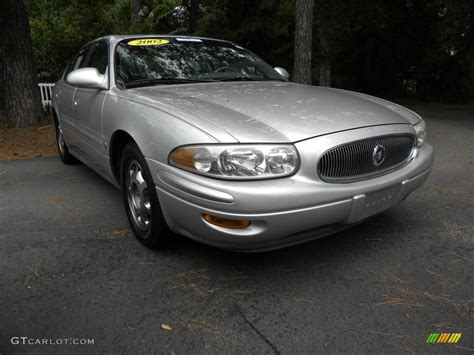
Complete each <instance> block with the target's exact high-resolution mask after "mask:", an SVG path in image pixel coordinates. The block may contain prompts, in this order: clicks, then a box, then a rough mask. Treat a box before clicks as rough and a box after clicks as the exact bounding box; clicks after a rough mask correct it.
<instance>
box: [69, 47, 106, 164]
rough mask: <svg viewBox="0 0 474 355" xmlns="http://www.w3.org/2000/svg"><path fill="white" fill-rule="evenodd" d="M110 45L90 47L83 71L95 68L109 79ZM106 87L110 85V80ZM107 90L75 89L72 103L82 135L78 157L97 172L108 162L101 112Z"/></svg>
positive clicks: (74, 119) (77, 146)
mask: <svg viewBox="0 0 474 355" xmlns="http://www.w3.org/2000/svg"><path fill="white" fill-rule="evenodd" d="M108 63H109V43H108V42H107V41H106V40H100V41H97V42H94V43H92V44H91V46H90V48H89V50H88V53H87V58H86V63H85V65H84V67H87V68H96V69H97V70H98V71H99V73H101V74H103V75H106V77H107V76H108ZM106 80H107V83H108V79H106ZM107 95H108V90H104V89H89V88H79V87H78V88H76V90H75V91H74V94H73V100H72V117H73V122H74V126H75V127H76V128H77V130H78V133H79V139H78V141H77V142H76V149H77V150H78V153H79V154H80V155H82V156H83V158H84V159H86V160H87V161H88V162H90V163H91V166H92V167H93V168H94V169H96V170H98V169H100V168H101V166H102V165H103V163H104V159H105V158H106V156H105V155H106V150H105V147H104V145H103V142H102V108H103V104H104V101H105V98H106V97H107Z"/></svg>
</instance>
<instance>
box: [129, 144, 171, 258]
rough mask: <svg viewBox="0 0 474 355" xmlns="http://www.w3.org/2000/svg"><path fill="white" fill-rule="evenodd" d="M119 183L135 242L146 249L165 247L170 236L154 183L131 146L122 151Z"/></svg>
mask: <svg viewBox="0 0 474 355" xmlns="http://www.w3.org/2000/svg"><path fill="white" fill-rule="evenodd" d="M120 183H121V187H122V198H123V203H124V205H125V211H126V213H127V218H128V221H129V223H130V226H131V227H132V230H133V232H134V234H135V236H136V237H137V239H138V240H139V241H140V242H141V243H143V244H144V245H146V246H147V247H150V248H155V249H162V248H165V247H167V246H169V244H170V242H171V240H172V239H173V233H172V232H171V230H170V229H169V227H168V225H167V224H166V221H165V218H164V216H163V212H162V210H161V206H160V201H159V200H158V195H157V193H156V190H155V184H154V182H153V178H152V176H151V173H150V170H149V169H148V165H147V163H146V161H145V158H144V157H143V154H142V153H141V152H140V149H138V147H137V145H136V144H135V143H129V144H127V145H126V146H125V148H124V150H123V152H122V160H121V165H120Z"/></svg>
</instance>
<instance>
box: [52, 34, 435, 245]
mask: <svg viewBox="0 0 474 355" xmlns="http://www.w3.org/2000/svg"><path fill="white" fill-rule="evenodd" d="M52 106H53V114H54V121H55V125H56V132H57V141H58V149H59V153H60V157H61V159H62V161H63V162H64V163H66V164H70V163H72V162H74V161H75V160H76V159H77V160H79V161H82V162H83V163H84V164H86V165H87V166H89V167H90V168H92V169H93V170H95V171H96V172H97V173H99V174H100V175H102V176H103V177H104V178H106V179H107V180H109V181H110V182H111V183H112V184H114V185H116V186H117V187H119V188H120V189H121V193H122V195H123V202H124V205H125V209H126V213H127V216H128V219H129V222H130V225H131V228H132V229H133V231H134V233H135V235H136V237H137V238H138V239H139V240H140V241H141V242H142V243H143V244H145V245H147V246H150V247H158V248H159V247H163V246H165V245H167V243H169V241H170V240H172V239H173V236H174V235H175V233H177V234H181V235H184V236H187V237H189V238H193V239H195V240H198V241H200V242H203V243H206V244H209V245H213V246H217V247H221V248H227V249H232V250H238V251H262V250H269V249H275V248H279V247H283V246H289V245H293V244H297V243H302V242H305V241H308V240H311V239H315V238H319V237H322V236H325V235H328V234H331V233H335V232H338V231H341V230H343V229H346V228H348V227H350V226H353V225H355V224H357V223H359V222H361V221H364V220H366V219H367V218H370V217H371V216H374V215H376V214H378V213H380V212H383V211H385V210H387V209H389V208H391V207H393V206H394V205H395V204H397V203H399V202H400V201H402V200H403V199H405V198H406V197H407V196H408V195H409V194H410V193H411V192H413V191H414V190H415V189H416V188H417V187H418V186H420V185H421V184H422V183H423V182H424V181H425V180H426V178H427V177H428V175H429V173H430V170H431V166H432V163H433V150H432V147H431V146H430V145H429V144H427V143H426V142H425V123H424V121H423V120H422V119H421V117H420V116H419V115H417V114H416V113H414V112H412V111H410V110H408V109H406V108H404V107H401V106H399V105H397V104H394V103H391V102H388V101H385V100H382V99H379V98H376V97H373V96H368V95H364V94H361V93H356V92H350V91H345V90H340V89H331V88H325V87H318V86H306V85H300V84H296V83H292V82H291V81H289V75H288V73H287V72H286V71H285V70H284V69H282V68H272V67H271V66H270V65H268V64H267V63H265V62H264V61H263V60H262V59H260V58H259V57H257V56H256V55H254V54H252V53H251V52H249V51H248V50H246V49H244V48H242V47H240V46H239V45H236V44H234V43H231V42H227V41H221V40H213V39H206V38H196V37H184V36H156V35H155V36H107V37H103V38H99V39H97V40H94V41H92V42H91V43H89V44H87V45H86V46H84V47H83V48H82V49H80V50H79V52H78V53H77V54H76V55H75V56H74V57H73V59H72V60H71V62H70V63H69V65H68V66H67V68H66V70H65V72H64V75H63V77H62V78H61V80H59V81H58V83H57V84H56V85H55V87H54V91H53V105H52Z"/></svg>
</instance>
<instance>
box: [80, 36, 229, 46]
mask: <svg viewBox="0 0 474 355" xmlns="http://www.w3.org/2000/svg"><path fill="white" fill-rule="evenodd" d="M156 37H159V38H193V39H202V40H208V41H218V42H225V43H232V42H231V41H226V40H223V39H217V38H208V37H199V36H185V35H183V36H181V35H160V34H137V35H108V36H102V37H99V38H96V39H94V40H93V41H91V42H89V43H92V42H95V41H98V40H101V39H106V40H108V41H110V42H119V41H122V40H124V39H135V38H156ZM232 44H233V43H232Z"/></svg>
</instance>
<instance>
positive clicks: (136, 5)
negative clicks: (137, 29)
mask: <svg viewBox="0 0 474 355" xmlns="http://www.w3.org/2000/svg"><path fill="white" fill-rule="evenodd" d="M131 10H132V13H131V19H132V22H131V23H132V24H133V23H134V22H135V21H139V20H140V19H141V17H143V15H140V11H141V10H142V2H141V0H131Z"/></svg>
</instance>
